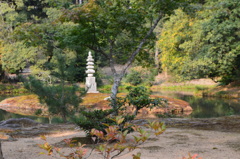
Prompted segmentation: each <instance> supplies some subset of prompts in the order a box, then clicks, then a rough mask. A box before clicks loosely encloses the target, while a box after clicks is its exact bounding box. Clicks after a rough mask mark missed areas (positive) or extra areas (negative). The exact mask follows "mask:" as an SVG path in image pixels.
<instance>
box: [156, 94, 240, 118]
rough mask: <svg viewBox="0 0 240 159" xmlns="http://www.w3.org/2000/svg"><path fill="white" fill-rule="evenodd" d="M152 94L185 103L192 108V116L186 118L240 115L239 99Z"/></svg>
mask: <svg viewBox="0 0 240 159" xmlns="http://www.w3.org/2000/svg"><path fill="white" fill-rule="evenodd" d="M153 94H155V95H163V96H168V97H172V98H178V99H182V100H184V101H187V102H188V103H189V104H190V106H191V107H192V108H193V112H192V114H190V115H189V116H188V117H192V118H211V117H221V116H229V115H240V99H222V98H209V97H197V96H194V95H193V93H191V92H177V91H157V92H153Z"/></svg>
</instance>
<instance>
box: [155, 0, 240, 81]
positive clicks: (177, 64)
mask: <svg viewBox="0 0 240 159" xmlns="http://www.w3.org/2000/svg"><path fill="white" fill-rule="evenodd" d="M239 6H240V2H239V1H237V0H233V1H230V0H224V1H220V0H217V1H207V2H206V3H205V4H204V5H203V6H202V5H195V6H193V7H194V8H195V9H197V11H196V12H195V13H193V12H192V13H191V12H190V13H189V12H184V11H182V10H180V9H179V10H176V11H175V15H172V16H171V17H170V19H169V20H168V21H167V22H166V23H165V24H164V27H163V31H162V32H161V35H160V38H159V41H158V44H159V48H160V49H161V51H162V53H161V59H160V60H161V62H162V64H163V68H165V69H166V68H167V69H168V70H169V71H170V72H172V73H173V74H174V75H175V76H176V77H179V78H180V79H195V78H202V77H210V78H215V77H221V79H222V80H224V81H225V82H226V83H229V82H231V81H233V80H237V78H238V77H239V58H240V56H239V49H240V48H239V44H240V41H239V39H240V36H239V16H238V15H239V13H240V10H239ZM180 19H181V20H180Z"/></svg>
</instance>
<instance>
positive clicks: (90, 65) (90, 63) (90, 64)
mask: <svg viewBox="0 0 240 159" xmlns="http://www.w3.org/2000/svg"><path fill="white" fill-rule="evenodd" d="M86 68H87V71H86V73H87V77H86V85H85V89H86V90H87V93H99V92H98V91H97V83H96V79H95V77H94V76H93V74H94V73H95V71H94V59H93V57H92V55H91V52H90V51H89V53H88V58H87V67H86Z"/></svg>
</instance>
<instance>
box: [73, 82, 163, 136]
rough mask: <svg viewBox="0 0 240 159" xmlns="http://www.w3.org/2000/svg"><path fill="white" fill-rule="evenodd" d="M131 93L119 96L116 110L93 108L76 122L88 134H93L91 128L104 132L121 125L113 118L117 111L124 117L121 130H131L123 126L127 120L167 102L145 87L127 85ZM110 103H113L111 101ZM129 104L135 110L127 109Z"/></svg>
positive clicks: (81, 115) (82, 114)
mask: <svg viewBox="0 0 240 159" xmlns="http://www.w3.org/2000/svg"><path fill="white" fill-rule="evenodd" d="M127 90H128V91H129V93H128V94H127V95H126V97H118V98H117V102H116V106H117V107H116V110H115V109H108V110H93V111H89V110H88V111H82V112H81V114H80V116H79V117H76V118H75V119H74V122H75V123H76V124H77V125H78V126H79V127H80V128H81V129H83V130H84V131H85V132H86V133H87V135H88V136H91V133H90V132H91V130H92V129H96V130H98V131H102V132H104V134H106V131H105V129H106V128H107V127H108V126H109V125H110V126H115V125H119V124H118V123H116V122H115V121H114V120H112V113H113V112H117V114H121V115H122V118H123V119H124V120H123V122H122V124H121V131H125V130H128V132H131V130H132V128H131V127H128V128H126V127H125V128H123V125H124V124H125V123H127V122H131V121H132V120H134V119H135V117H136V116H137V114H138V111H139V110H140V109H142V108H150V109H151V108H154V107H163V106H164V105H165V104H166V100H165V99H162V98H154V99H152V98H150V91H149V90H148V89H147V88H145V87H142V86H140V87H127ZM110 104H112V103H111V102H110ZM129 106H133V107H134V109H135V110H134V112H133V113H130V112H127V111H126V110H127V109H128V107H129Z"/></svg>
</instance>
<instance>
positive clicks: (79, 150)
mask: <svg viewBox="0 0 240 159" xmlns="http://www.w3.org/2000/svg"><path fill="white" fill-rule="evenodd" d="M124 120H125V118H123V117H121V116H117V117H116V118H114V119H112V121H114V122H115V123H116V125H107V124H104V125H105V126H106V128H105V129H104V131H105V132H103V131H99V130H97V129H92V130H91V135H92V136H96V137H97V138H99V139H101V141H104V143H102V144H99V145H98V146H96V147H95V150H96V151H97V152H99V153H100V154H101V155H102V157H103V158H104V159H112V158H115V157H117V156H119V155H120V154H122V153H123V152H124V151H125V150H128V152H131V151H133V150H135V149H137V147H138V146H139V145H141V144H143V143H145V142H146V141H147V140H148V139H149V138H150V135H152V134H153V133H154V135H155V136H158V135H160V134H162V133H163V132H164V131H165V125H164V124H163V123H160V122H156V121H153V122H149V123H148V124H146V127H148V128H150V129H151V131H146V130H144V129H143V128H142V127H140V126H137V125H134V124H130V123H128V122H125V123H124ZM123 123H124V124H123ZM128 127H131V128H132V129H133V130H134V131H135V132H137V135H134V136H133V140H131V142H130V143H128V142H127V135H128V130H127V129H126V130H123V129H124V128H128ZM41 139H42V140H44V141H45V142H44V144H39V145H38V146H39V147H40V148H41V149H43V150H46V151H47V155H49V156H52V155H55V156H56V155H60V157H64V158H66V159H82V158H84V157H85V156H86V152H87V151H86V149H84V148H83V147H84V145H82V144H81V143H79V144H78V146H77V147H74V145H73V144H72V143H73V141H71V140H70V139H65V140H64V141H65V142H66V143H67V145H68V146H69V147H70V148H71V151H70V153H69V154H65V153H64V152H63V151H61V149H60V148H58V147H54V146H52V145H50V144H49V143H48V142H47V140H46V137H45V136H42V137H41ZM113 141H114V142H113ZM125 152H126V151H125ZM128 152H127V153H128ZM41 154H45V153H41ZM89 155H91V152H90V154H89ZM140 156H141V153H137V154H136V155H133V158H134V159H140Z"/></svg>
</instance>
